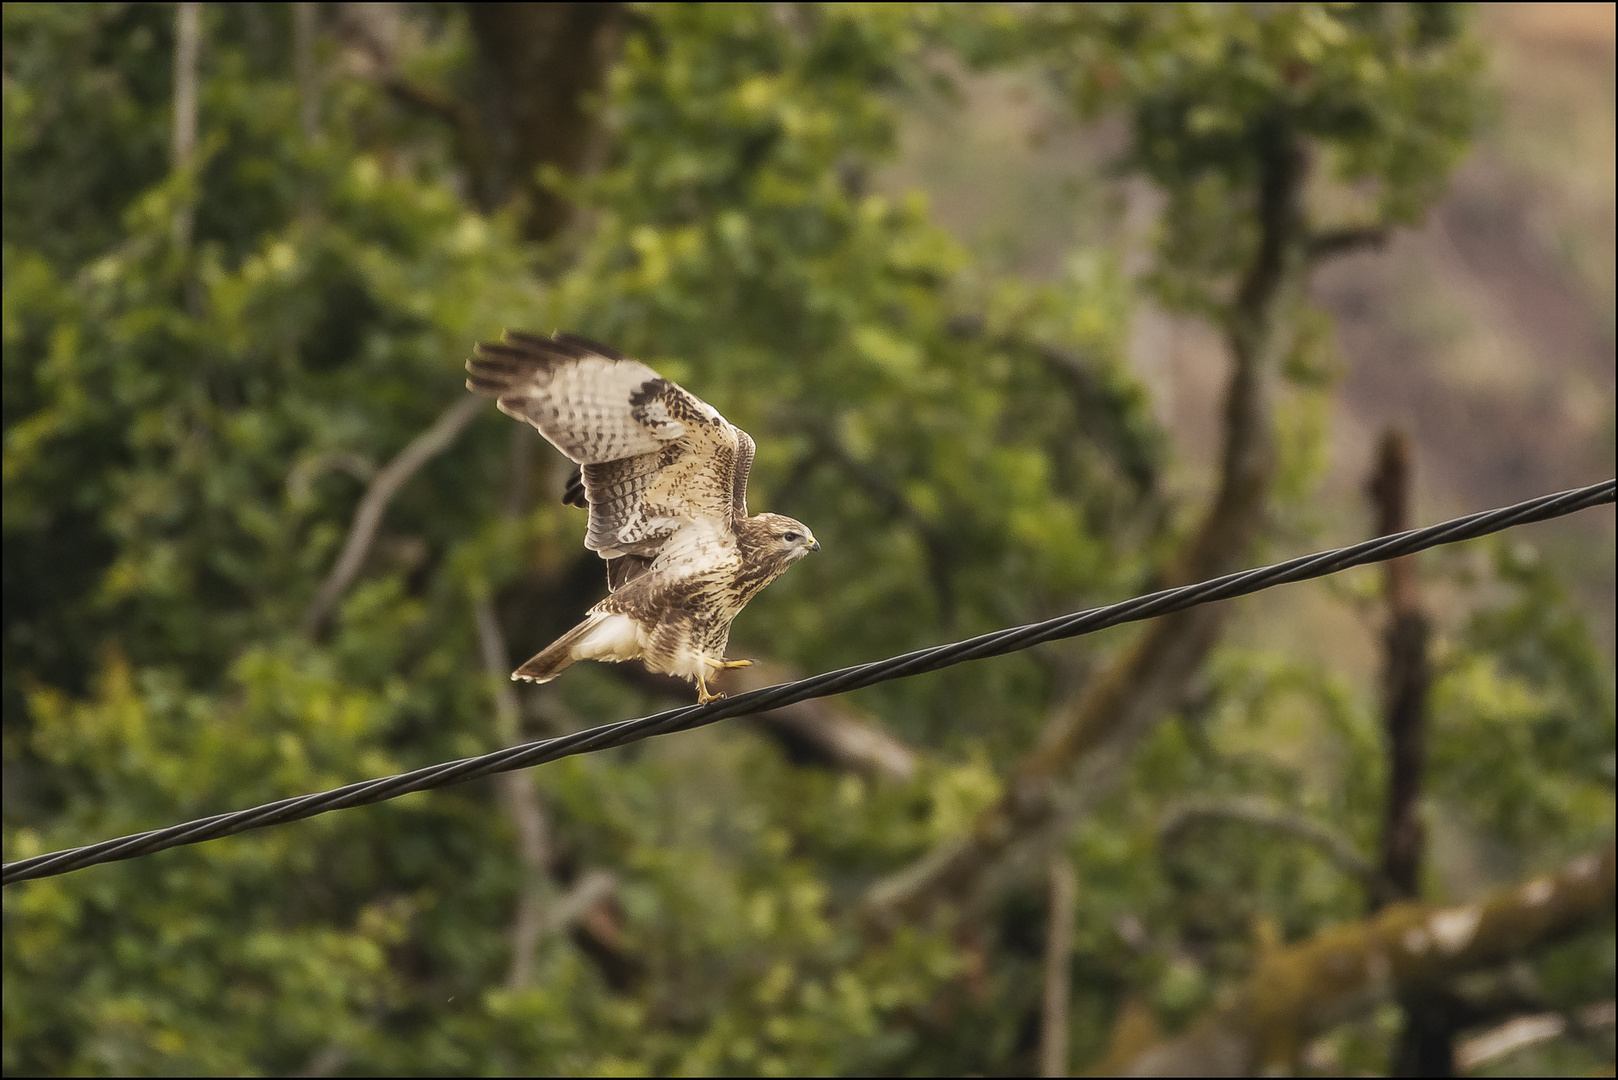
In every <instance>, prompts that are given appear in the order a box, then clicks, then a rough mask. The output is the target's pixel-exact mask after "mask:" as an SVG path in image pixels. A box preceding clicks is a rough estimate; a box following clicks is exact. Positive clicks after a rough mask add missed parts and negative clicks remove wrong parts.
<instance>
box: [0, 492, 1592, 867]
mask: <svg viewBox="0 0 1618 1080" xmlns="http://www.w3.org/2000/svg"><path fill="white" fill-rule="evenodd" d="M1615 486H1618V481H1614V480H1607V481H1604V482H1602V483H1599V484H1592V485H1590V486H1588V487H1582V488H1574V489H1572V490H1570V491H1563V492H1558V493H1556V494H1554V495H1542V496H1540V497H1539V498H1536V499H1529V500H1527V501H1526V502H1520V503H1516V504H1514V505H1512V506H1506V507H1501V508H1499V509H1496V510H1486V511H1483V512H1481V513H1477V514H1470V515H1468V516H1466V517H1461V518H1455V519H1453V520H1451V521H1445V522H1441V523H1440V524H1437V525H1429V526H1427V527H1425V528H1421V529H1411V530H1408V531H1406V532H1401V533H1393V534H1391V535H1388V536H1381V537H1377V538H1376V539H1373V540H1366V541H1364V542H1362V543H1358V544H1353V545H1350V546H1348V547H1343V548H1336V549H1333V550H1331V551H1322V552H1318V553H1316V554H1313V555H1304V556H1300V557H1299V558H1296V559H1289V560H1288V561H1286V562H1282V563H1275V564H1273V565H1270V566H1263V567H1258V568H1256V569H1252V570H1242V571H1238V572H1236V573H1233V574H1226V575H1224V576H1223V577H1217V578H1213V579H1211V580H1208V581H1203V582H1198V583H1196V584H1193V585H1182V586H1180V587H1178V588H1173V589H1163V590H1160V591H1158V592H1154V593H1148V594H1146V595H1144V596H1138V597H1135V598H1134V599H1131V600H1125V601H1123V602H1121V603H1117V604H1108V605H1105V606H1103V607H1097V608H1090V609H1088V610H1085V611H1079V612H1073V613H1071V614H1067V615H1060V616H1057V617H1056V618H1053V619H1046V620H1044V621H1043V622H1037V623H1030V624H1028V625H1026V626H1016V627H1011V628H1008V629H1004V630H996V631H993V632H991V633H987V634H980V635H978V636H977V637H973V638H967V639H966V640H964V641H957V642H953V643H950V644H947V645H935V646H932V647H930V648H926V649H918V650H917V651H915V652H910V653H904V654H902V655H900V656H893V657H889V658H888V659H886V660H875V661H871V662H869V663H864V664H856V665H854V666H853V667H846V668H840V669H838V670H836V671H828V672H825V673H823V674H820V675H814V676H811V677H809V678H806V679H799V680H797V681H795V682H789V683H782V684H780V685H779V686H770V687H765V688H763V689H761V690H754V691H751V692H749V693H745V694H740V695H738V696H736V697H733V698H726V699H723V700H720V701H715V702H710V703H709V704H707V705H688V706H685V707H683V708H678V709H670V710H668V711H666V712H660V713H655V714H653V715H651V716H643V717H640V718H638V719H633V720H619V721H617V722H615V723H611V724H603V725H601V726H600V727H594V728H588V729H586V730H584V731H579V732H574V733H573V734H571V735H562V736H559V737H557V738H552V739H542V740H539V741H538V742H531V743H523V744H520V745H517V746H511V747H507V748H506V749H504V750H497V751H494V752H493V753H489V754H480V755H478V756H477V757H469V758H462V759H460V760H458V761H449V762H444V763H443V764H439V765H432V766H428V767H426V768H422V769H416V770H414V771H412V772H407V773H400V774H398V775H396V776H386V777H381V778H379V779H375V780H365V781H361V782H360V783H356V784H348V785H346V786H344V787H340V788H335V789H333V790H331V791H324V792H317V793H315V794H311V795H300V796H297V797H295V798H290V799H280V800H278V801H276V802H272V803H266V804H265V805H263V806H258V807H253V808H251V809H247V810H237V811H233V812H231V813H226V814H215V815H213V816H212V817H206V818H201V819H198V820H196V821H190V822H185V823H183V824H180V825H172V826H169V827H168V828H164V829H154V830H152V831H150V832H143V833H136V834H134V835H132V836H125V837H120V838H117V839H113V840H103V841H101V842H100V843H97V844H89V845H86V846H84V847H77V848H69V849H66V850H64V851H56V852H50V853H47V854H43V855H36V856H34V857H32V858H28V859H20V860H18V861H16V862H10V863H6V864H5V867H4V878H3V884H5V885H11V884H14V883H16V882H19V881H30V880H33V879H35V878H43V877H52V876H54V875H57V874H65V873H68V872H69V871H72V870H79V869H82V868H84V867H87V866H95V865H97V864H100V863H107V862H116V861H119V860H122V859H133V858H137V857H138V856H141V855H149V854H151V853H153V852H156V851H162V850H164V849H166V848H172V847H179V846H181V845H184V844H196V843H201V842H202V841H204V840H213V839H217V838H218V837H222V836H230V835H232V834H235V833H239V832H245V831H247V830H248V829H259V828H264V827H265V826H268V825H280V824H283V823H285V822H289V821H298V820H301V819H303V818H308V817H314V816H315V815H316V814H324V813H327V812H329V811H332V810H342V809H346V808H348V807H351V806H364V805H366V804H369V803H377V802H383V801H385V800H387V799H393V798H397V797H398V796H400V795H406V794H409V793H410V792H413V791H426V790H429V789H431V788H438V787H446V786H448V785H450V784H460V783H465V782H466V781H468V780H476V779H479V778H481V777H485V776H491V775H493V774H495V773H501V772H508V771H511V770H513V769H522V768H528V767H529V766H533V765H540V764H544V763H545V762H549V761H556V760H558V759H560V758H564V757H571V756H573V755H575V754H587V753H592V752H594V751H597V750H606V749H609V748H612V747H617V746H624V745H626V744H628V743H632V742H639V741H640V740H642V739H648V738H651V737H652V736H654V735H664V734H668V733H671V732H675V731H689V730H691V729H693V728H698V727H704V726H706V725H708V724H713V723H717V722H719V721H720V720H726V719H729V718H730V717H733V716H746V715H749V714H752V713H758V712H764V711H766V710H769V709H774V708H780V707H782V706H785V705H791V704H794V703H796V702H799V701H804V700H807V699H809V698H817V697H828V696H830V695H833V694H841V693H845V692H847V691H849V690H858V689H861V688H863V687H866V686H872V685H875V684H876V683H880V682H887V681H889V680H891V679H902V678H905V677H907V676H910V675H919V674H922V673H924V672H930V671H938V670H940V669H942V668H946V667H952V666H954V665H956V664H962V663H965V662H966V661H968V660H979V659H983V658H985V657H990V656H1003V655H1005V654H1007V653H1012V652H1017V651H1020V650H1022V649H1027V648H1030V647H1032V646H1034V645H1039V644H1042V643H1044V642H1047V641H1057V640H1061V639H1064V638H1072V637H1078V636H1079V635H1081V634H1090V633H1094V632H1095V631H1097V630H1103V629H1106V628H1107V627H1111V626H1117V625H1119V624H1121V623H1127V622H1138V621H1140V620H1143V619H1150V618H1154V617H1156V616H1159V615H1167V614H1170V613H1172V612H1176V611H1183V610H1185V609H1186V608H1190V607H1194V606H1196V605H1198V604H1209V603H1213V602H1214V601H1217V600H1228V599H1231V598H1233V597H1237V596H1246V595H1249V594H1251V593H1255V592H1259V591H1261V590H1264V589H1268V588H1272V587H1274V586H1276V585H1284V584H1289V583H1291V582H1297V581H1307V580H1310V579H1312V578H1319V577H1325V576H1326V575H1328V574H1334V573H1337V572H1338V571H1340V570H1346V569H1349V568H1350V567H1355V566H1365V565H1367V564H1370V563H1375V562H1382V561H1385V560H1388V559H1394V558H1398V557H1399V556H1401V555H1409V554H1413V553H1414V552H1418V551H1425V550H1427V549H1428V548H1433V547H1438V546H1440V545H1444V544H1453V543H1457V542H1459V541H1462V540H1471V539H1475V538H1477V537H1480V536H1487V535H1489V534H1490V533H1496V532H1501V531H1503V530H1505V529H1509V528H1512V527H1514V526H1517V525H1526V524H1530V523H1532V522H1537V521H1548V520H1550V519H1551V518H1557V517H1562V516H1564V515H1567V514H1572V513H1575V512H1577V511H1579V510H1585V509H1588V508H1590V507H1592V506H1599V505H1601V504H1603V503H1610V502H1613V501H1614V490H1615Z"/></svg>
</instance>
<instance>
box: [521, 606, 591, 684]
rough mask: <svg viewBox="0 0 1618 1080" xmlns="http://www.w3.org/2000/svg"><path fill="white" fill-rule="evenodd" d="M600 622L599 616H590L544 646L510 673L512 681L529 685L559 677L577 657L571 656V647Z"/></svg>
mask: <svg viewBox="0 0 1618 1080" xmlns="http://www.w3.org/2000/svg"><path fill="white" fill-rule="evenodd" d="M599 621H600V616H598V615H592V616H590V618H588V619H585V620H584V621H583V622H581V623H580V624H579V625H577V626H575V627H574V628H573V629H571V630H569V631H568V632H567V633H565V634H563V635H562V636H561V637H559V638H557V639H556V640H555V641H553V642H551V643H550V644H549V645H547V646H545V648H544V649H542V650H540V652H539V653H538V654H536V655H535V656H534V658H533V659H532V660H529V661H528V662H527V663H526V664H524V665H523V666H522V667H520V668H518V669H517V670H516V671H513V672H512V673H511V677H512V678H513V679H523V680H526V681H527V682H531V683H548V682H550V681H551V680H552V679H554V678H556V676H558V675H560V674H561V673H562V671H563V669H565V668H567V667H570V666H571V665H572V663H573V661H575V660H577V659H578V657H576V656H574V655H573V646H575V645H577V644H578V643H579V642H580V641H581V640H582V639H583V638H584V635H585V634H587V633H589V632H590V630H591V629H592V628H593V627H594V626H595V625H596V623H597V622H599Z"/></svg>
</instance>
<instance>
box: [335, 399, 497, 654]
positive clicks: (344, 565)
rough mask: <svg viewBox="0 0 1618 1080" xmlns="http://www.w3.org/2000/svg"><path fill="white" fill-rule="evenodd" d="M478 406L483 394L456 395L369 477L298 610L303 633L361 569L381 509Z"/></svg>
mask: <svg viewBox="0 0 1618 1080" xmlns="http://www.w3.org/2000/svg"><path fill="white" fill-rule="evenodd" d="M482 408H483V399H482V398H476V397H471V396H468V397H465V398H463V399H461V400H460V401H457V402H456V403H455V404H454V405H451V406H450V407H449V408H448V409H446V410H444V413H443V415H441V416H440V417H439V418H438V419H437V420H436V421H434V422H433V426H432V427H430V428H428V429H427V430H426V431H424V432H422V433H421V434H420V435H418V436H416V437H415V438H414V439H412V440H411V441H410V445H408V446H406V447H405V448H404V449H403V450H401V451H399V455H398V456H397V457H395V458H394V459H393V460H392V461H390V462H388V463H387V464H386V465H385V466H383V468H382V471H381V472H379V473H377V474H376V479H374V480H372V481H371V486H370V487H369V488H367V489H366V492H365V496H364V497H363V498H362V499H360V505H359V508H358V509H357V510H356V511H355V512H354V521H353V523H352V524H350V525H349V527H348V538H347V539H346V540H344V541H343V551H342V554H341V555H339V556H338V558H337V563H336V565H334V566H333V567H332V569H331V573H330V574H329V575H327V577H326V580H325V582H323V583H322V584H321V586H320V591H319V592H318V593H316V594H315V599H314V601H313V602H312V603H311V604H310V605H309V608H308V610H307V611H305V612H304V614H303V634H304V636H305V637H308V638H313V637H315V636H316V635H318V634H319V633H320V629H321V627H322V626H324V625H325V623H326V620H327V619H328V618H330V616H331V613H332V611H333V610H334V609H335V608H336V607H337V602H338V601H339V600H340V599H342V596H343V593H345V592H347V591H348V587H349V585H351V584H352V583H353V581H354V577H355V575H357V574H358V573H359V572H360V567H361V566H362V565H363V564H364V562H365V555H366V553H367V552H368V551H370V549H371V541H373V540H374V539H376V530H377V526H379V525H381V524H382V515H383V513H385V512H386V511H387V508H388V503H390V502H392V501H393V497H394V495H396V494H398V492H399V489H400V488H401V487H403V486H404V483H405V481H407V480H409V479H410V478H411V477H412V476H414V475H415V474H416V471H417V470H418V469H420V468H421V467H422V466H423V465H425V464H427V462H429V461H431V460H432V459H433V458H435V457H437V456H438V455H439V454H441V453H443V452H444V450H446V449H448V447H449V446H450V444H452V443H453V442H454V441H455V439H456V437H457V436H459V435H460V433H461V431H462V429H463V428H465V427H466V425H467V424H469V423H471V421H472V418H473V417H474V416H476V415H477V414H478V413H479V412H480V411H481V410H482Z"/></svg>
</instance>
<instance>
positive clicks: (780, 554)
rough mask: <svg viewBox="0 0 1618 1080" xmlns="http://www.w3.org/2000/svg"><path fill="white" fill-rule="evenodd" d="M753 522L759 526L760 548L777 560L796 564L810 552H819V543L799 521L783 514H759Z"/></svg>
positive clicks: (807, 527)
mask: <svg viewBox="0 0 1618 1080" xmlns="http://www.w3.org/2000/svg"><path fill="white" fill-rule="evenodd" d="M753 520H754V521H755V522H757V523H758V526H759V528H758V530H757V534H758V535H760V536H761V539H762V540H763V543H762V545H761V546H762V547H763V548H764V550H766V551H768V552H769V553H770V554H772V555H774V556H775V557H776V558H778V559H785V560H786V561H787V562H797V561H798V560H799V559H801V558H803V557H804V556H805V555H807V554H809V553H810V552H811V551H819V550H820V541H819V540H816V539H815V534H814V533H812V532H810V531H809V526H807V525H805V524H804V523H803V522H801V521H794V520H793V519H792V518H789V517H787V516H786V515H785V514H760V515H759V516H758V517H756V518H754V519H753Z"/></svg>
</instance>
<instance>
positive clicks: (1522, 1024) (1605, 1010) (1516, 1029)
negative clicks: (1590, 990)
mask: <svg viewBox="0 0 1618 1080" xmlns="http://www.w3.org/2000/svg"><path fill="white" fill-rule="evenodd" d="M1615 1014H1618V1009H1615V1007H1614V1004H1613V1002H1610V1001H1601V1002H1597V1003H1596V1004H1594V1005H1586V1006H1585V1007H1584V1008H1582V1009H1579V1010H1578V1011H1577V1012H1576V1013H1574V1014H1573V1016H1572V1018H1571V1023H1570V1022H1569V1017H1567V1016H1564V1015H1563V1014H1561V1013H1540V1014H1538V1015H1535V1016H1518V1017H1515V1018H1514V1019H1511V1020H1508V1021H1506V1022H1505V1023H1504V1024H1501V1025H1500V1026H1499V1027H1496V1028H1492V1029H1490V1030H1488V1031H1485V1032H1483V1033H1482V1034H1480V1035H1474V1036H1472V1037H1471V1038H1470V1039H1466V1040H1464V1041H1462V1042H1460V1043H1458V1044H1456V1047H1455V1071H1456V1072H1471V1071H1472V1070H1473V1069H1478V1068H1482V1067H1483V1066H1484V1065H1488V1064H1489V1063H1490V1062H1494V1061H1498V1060H1500V1059H1501V1058H1503V1057H1505V1056H1506V1055H1508V1054H1514V1053H1516V1052H1517V1051H1518V1050H1526V1049H1527V1048H1528V1047H1530V1046H1538V1045H1539V1044H1540V1043H1546V1042H1550V1041H1551V1040H1552V1039H1559V1038H1561V1037H1562V1036H1563V1035H1565V1034H1567V1033H1568V1031H1569V1030H1572V1031H1575V1032H1579V1033H1585V1032H1593V1031H1598V1030H1600V1029H1601V1028H1609V1027H1612V1025H1613V1021H1614V1019H1615Z"/></svg>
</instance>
